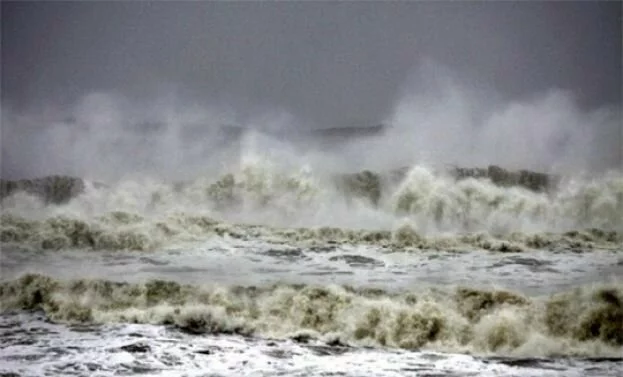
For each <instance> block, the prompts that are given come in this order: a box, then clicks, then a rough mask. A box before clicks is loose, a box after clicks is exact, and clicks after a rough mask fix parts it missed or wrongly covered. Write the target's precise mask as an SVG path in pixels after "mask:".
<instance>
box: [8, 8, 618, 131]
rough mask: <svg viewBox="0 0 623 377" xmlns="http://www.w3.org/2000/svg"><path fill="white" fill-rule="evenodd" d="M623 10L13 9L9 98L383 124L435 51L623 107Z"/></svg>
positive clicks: (526, 90) (462, 65)
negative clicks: (413, 73)
mask: <svg viewBox="0 0 623 377" xmlns="http://www.w3.org/2000/svg"><path fill="white" fill-rule="evenodd" d="M620 15H621V3H620V2H479V3H475V2H360V3H355V2H345V3H338V2H292V3H284V2H233V3H232V2H182V3H179V2H175V3H174V2H3V3H2V57H3V59H2V61H3V63H2V81H3V91H2V95H3V100H10V101H11V102H13V103H15V104H18V105H23V104H29V103H33V102H42V101H43V102H50V101H56V102H62V101H66V102H71V101H72V100H75V99H76V98H77V97H79V96H80V95H83V94H85V93H88V92H90V91H101V90H115V91H122V92H125V93H128V94H132V95H137V96H147V95H148V94H153V93H158V92H163V91H170V90H173V89H175V90H176V91H178V92H179V93H184V94H188V95H192V96H194V97H198V98H201V99H206V100H211V101H214V100H221V101H236V102H239V103H241V104H245V105H247V106H251V105H271V106H281V107H284V108H285V109H287V110H288V111H292V112H294V113H296V114H297V115H298V116H300V117H302V118H306V119H309V120H310V121H317V122H320V123H326V122H337V123H340V122H342V123H344V122H348V121H349V119H350V120H352V121H355V122H359V121H362V122H363V121H370V122H374V121H376V120H379V119H382V118H383V116H384V115H386V113H387V111H388V110H389V108H390V105H391V103H392V101H393V100H394V99H395V98H394V96H395V93H396V91H397V90H398V89H399V87H400V85H401V83H403V82H404V80H405V78H406V75H407V73H408V72H409V70H410V69H412V68H413V66H414V65H415V64H417V63H418V59H419V58H423V57H427V58H432V59H436V60H438V61H439V62H441V63H443V64H445V65H447V66H449V67H450V68H452V69H454V70H456V71H457V72H459V73H460V74H462V75H464V76H465V77H468V78H469V79H471V80H473V81H474V82H478V83H480V84H481V85H485V86H490V87H494V88H496V89H497V90H499V91H500V92H501V93H502V94H503V95H508V96H511V97H517V96H525V95H528V94H530V93H533V92H536V91H542V90H545V89H550V88H552V87H558V88H562V89H570V90H572V91H574V92H575V93H576V95H577V97H578V98H579V100H580V101H581V102H582V103H583V104H585V105H587V106H595V105H601V104H603V103H604V102H610V103H612V102H619V101H620V100H621V40H622V37H621V17H620Z"/></svg>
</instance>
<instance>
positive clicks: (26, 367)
mask: <svg viewBox="0 0 623 377" xmlns="http://www.w3.org/2000/svg"><path fill="white" fill-rule="evenodd" d="M238 153H242V155H239V157H240V158H239V159H238V163H237V164H229V165H228V166H227V168H223V169H221V170H220V171H218V172H216V170H214V173H210V174H207V173H206V174H201V175H196V176H194V177H186V178H185V179H180V180H167V179H157V178H154V176H150V175H148V174H142V175H138V174H137V175H132V174H126V175H124V176H123V177H121V178H118V179H115V180H111V181H104V180H99V179H97V178H86V177H72V176H65V175H56V176H44V177H39V178H32V179H22V180H6V179H5V180H2V182H1V186H0V191H1V197H2V214H1V225H0V239H1V242H2V243H1V246H2V254H1V258H2V259H1V271H0V272H1V279H0V313H1V314H0V339H2V340H1V341H0V375H1V376H24V377H26V376H113V375H115V376H120V375H121V376H277V375H283V376H312V375H313V376H349V377H350V376H352V377H354V376H362V377H363V376H383V377H389V376H439V377H441V376H621V374H622V373H623V353H622V352H623V281H621V277H622V276H623V254H622V250H623V216H622V214H623V176H622V175H621V174H620V173H617V172H614V173H612V172H611V173H603V174H593V175H573V174H550V173H541V172H537V171H532V170H521V169H515V170H514V169H509V168H506V167H504V166H496V165H489V166H455V165H434V164H427V163H424V162H422V163H414V164H412V165H410V166H401V167H396V168H395V169H385V170H382V169H381V170H354V171H344V172H340V171H339V169H337V168H336V169H331V168H330V167H331V166H330V165H331V162H330V161H329V162H327V163H324V164H311V165H306V164H298V163H294V162H293V161H294V160H287V159H284V158H278V157H274V156H272V157H271V156H270V155H269V154H261V153H246V152H245V149H244V148H243V149H242V150H239V151H238ZM335 165H336V166H337V165H339V163H338V161H335ZM323 167H324V168H323ZM119 169H123V167H122V166H119Z"/></svg>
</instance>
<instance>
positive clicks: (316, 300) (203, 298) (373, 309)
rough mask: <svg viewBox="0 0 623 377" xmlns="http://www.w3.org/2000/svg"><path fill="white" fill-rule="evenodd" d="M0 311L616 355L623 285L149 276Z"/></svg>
mask: <svg viewBox="0 0 623 377" xmlns="http://www.w3.org/2000/svg"><path fill="white" fill-rule="evenodd" d="M0 298H1V300H0V302H1V305H2V311H3V312H7V311H13V310H41V311H43V312H45V314H46V315H47V316H48V317H49V319H51V320H52V321H56V322H63V323H72V324H76V323H110V322H124V323H150V324H162V325H173V326H176V327H178V328H180V329H182V330H184V331H187V332H191V333H196V334H202V333H212V334H223V333H230V334H231V333H234V334H243V335H255V336H260V337H269V338H288V337H289V338H294V339H297V340H299V341H305V340H307V339H319V340H323V341H327V342H332V343H335V342H340V343H343V344H350V345H357V346H388V347H399V348H404V349H429V350H440V351H444V352H449V351H450V352H452V351H458V352H463V353H471V354H497V355H521V356H544V355H547V356H567V355H568V356H597V357H601V356H608V355H616V356H620V353H621V351H622V350H623V286H621V285H620V284H618V283H614V284H611V285H610V286H601V287H588V286H586V287H581V288H577V289H575V290H573V291H569V292H566V293H559V294H555V295H553V296H550V297H526V296H523V295H521V294H518V293H514V292H508V291H501V290H493V291H487V290H476V289H471V288H464V287H458V288H454V289H450V288H432V289H420V290H414V291H411V292H402V293H398V292H396V293H390V292H386V291H383V290H379V289H370V288H368V289H356V288H352V287H348V286H309V285H286V284H275V285H270V286H263V287H255V286H248V287H241V286H218V285H212V286H193V285H181V284H178V283H176V282H173V281H165V280H151V281H147V282H145V283H141V284H133V283H122V282H113V281H108V280H89V279H80V280H55V279H53V278H51V277H49V276H45V275H38V274H27V275H23V276H22V277H20V278H18V279H16V280H12V281H4V282H2V283H0Z"/></svg>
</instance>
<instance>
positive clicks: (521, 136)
mask: <svg viewBox="0 0 623 377" xmlns="http://www.w3.org/2000/svg"><path fill="white" fill-rule="evenodd" d="M499 98H500V97H499V96H498V95H496V93H495V92H494V91H493V90H487V89H483V88H476V87H474V85H472V87H470V85H468V83H467V82H466V81H465V80H463V81H461V80H460V79H458V78H457V77H456V75H453V74H451V73H450V72H449V71H448V70H446V69H443V68H439V67H438V66H435V65H434V63H433V62H432V61H428V62H426V63H425V64H423V65H422V66H420V68H419V69H417V70H415V71H414V74H413V75H412V76H411V78H410V79H409V80H408V81H407V82H406V83H405V85H404V87H403V89H402V91H401V92H399V93H397V96H396V100H395V101H394V106H393V110H392V111H391V114H390V115H389V116H388V117H387V119H386V120H385V121H384V122H383V124H384V125H385V126H386V129H385V130H384V132H383V133H382V134H381V135H377V136H369V137H365V138H364V137H357V134H358V133H360V132H359V130H357V128H366V127H371V126H374V125H370V124H359V125H357V126H358V127H354V128H353V130H352V137H351V138H350V140H349V139H346V140H345V141H343V142H341V143H339V144H336V143H333V144H331V141H330V140H328V138H318V137H317V138H311V137H308V128H307V129H306V128H305V125H306V124H307V120H306V119H299V118H297V117H296V116H295V115H294V114H290V113H288V112H287V111H285V110H283V109H273V108H264V109H257V108H256V109H254V110H253V112H252V113H251V112H249V111H248V110H247V109H245V110H240V109H237V108H235V107H234V106H228V105H223V104H219V105H208V106H206V105H205V104H203V103H200V102H198V101H193V100H191V99H188V98H181V97H178V96H175V95H174V94H171V95H168V96H164V97H161V98H158V99H156V100H149V101H138V100H136V99H130V98H127V97H124V96H123V95H122V94H117V93H111V92H100V93H98V92H95V93H91V94H88V95H85V96H84V97H82V98H81V99H80V100H79V101H78V102H77V103H75V104H73V105H72V106H69V107H68V108H47V109H43V110H39V111H36V110H32V111H30V112H26V113H23V112H19V113H18V112H14V111H12V110H11V109H10V108H7V107H6V106H5V107H4V108H3V112H2V123H3V143H2V148H3V161H4V162H3V166H2V167H3V169H2V174H3V176H4V177H5V178H23V177H29V178H30V177H35V176H43V175H49V174H68V175H73V176H78V177H89V178H92V179H95V180H103V181H107V180H110V179H118V178H120V177H122V176H127V175H136V174H146V175H149V176H152V177H158V178H163V179H167V180H168V179H182V178H183V179H189V178H192V177H196V176H197V175H203V174H210V173H213V172H215V171H218V170H220V171H223V170H227V169H229V168H230V167H231V166H237V165H239V164H240V162H241V160H242V159H243V156H247V158H248V156H249V155H252V154H255V155H265V156H272V158H271V159H272V160H274V161H275V162H277V161H278V162H285V161H287V162H288V163H290V164H298V165H305V164H308V165H312V166H314V167H315V168H316V169H332V170H335V171H339V170H341V171H359V170H363V169H373V170H387V169H395V168H399V167H403V166H413V165H416V164H427V165H444V164H446V165H447V164H454V165H458V166H467V167H470V166H486V165H489V164H496V165H500V166H502V167H504V168H509V169H532V170H536V171H543V172H556V173H573V174H579V173H582V172H586V171H591V172H600V171H606V170H609V169H617V168H620V163H621V161H620V154H621V148H622V147H621V135H620V133H621V109H620V108H617V107H611V106H610V107H602V108H598V109H595V110H582V109H580V108H579V106H578V105H577V104H576V103H575V101H574V97H573V95H572V94H571V93H568V92H565V91H562V90H556V89H555V88H554V89H552V90H550V91H547V92H544V93H536V94H534V95H533V96H531V97H530V98H527V99H524V100H521V101H512V102H504V101H501V100H500V99H499ZM334 127H341V125H332V124H331V125H325V127H324V128H334Z"/></svg>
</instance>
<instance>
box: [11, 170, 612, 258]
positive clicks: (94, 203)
mask: <svg viewBox="0 0 623 377" xmlns="http://www.w3.org/2000/svg"><path fill="white" fill-rule="evenodd" d="M1 188H2V190H1V192H2V198H3V199H2V223H1V224H0V241H1V242H3V243H14V244H20V245H24V246H29V247H35V248H47V249H60V248H93V249H113V250H116V249H135V250H152V249H155V248H158V247H164V246H167V245H170V244H174V243H176V242H186V241H200V240H201V239H205V238H206V237H211V236H215V235H223V234H229V235H230V236H234V237H240V238H245V239H252V238H254V237H256V238H257V237H259V238H263V239H270V240H280V241H279V242H294V243H364V244H374V245H377V246H379V247H398V248H417V249H461V248H466V247H468V248H480V249H487V250H499V251H513V250H516V251H519V250H525V249H532V248H548V249H560V248H562V249H586V248H608V249H617V248H619V249H620V248H622V247H623V216H621V214H622V213H623V176H620V175H610V176H603V177H600V178H598V179H575V180H574V179H567V180H563V179H562V178H561V177H554V176H551V175H547V174H542V173H536V172H528V171H519V172H510V171H506V170H504V169H501V168H499V167H495V166H491V167H488V168H484V169H466V168H456V167H453V168H450V169H449V170H444V171H438V170H434V169H430V168H426V167H423V166H414V167H412V168H409V169H397V170H395V171H388V172H381V173H375V172H371V171H363V172H359V173H352V174H340V175H329V176H327V175H322V174H318V173H315V172H313V171H311V170H305V169H300V170H295V171H282V170H278V169H274V168H272V167H271V166H270V165H266V164H262V163H261V161H260V162H259V163H255V164H250V165H246V166H243V167H242V168H240V169H239V170H236V171H232V172H228V173H225V174H222V175H219V176H214V177H199V178H197V179H196V180H193V181H187V182H176V183H175V182H173V183H171V182H163V181H158V180H149V179H142V178H140V179H139V178H136V179H126V180H124V181H120V182H116V183H111V184H108V185H107V184H103V183H93V182H89V181H85V180H82V179H79V178H72V177H63V176H52V177H45V178H40V179H33V180H23V181H2V182H1Z"/></svg>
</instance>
